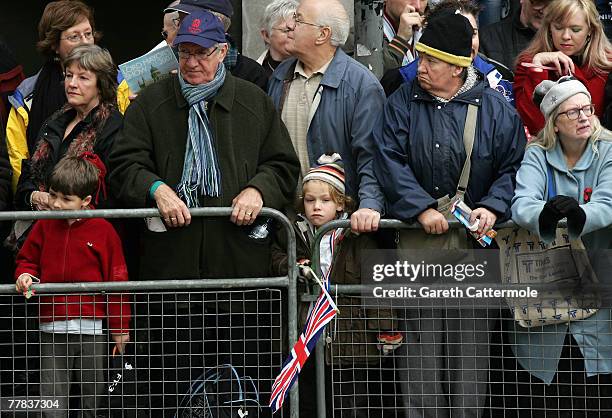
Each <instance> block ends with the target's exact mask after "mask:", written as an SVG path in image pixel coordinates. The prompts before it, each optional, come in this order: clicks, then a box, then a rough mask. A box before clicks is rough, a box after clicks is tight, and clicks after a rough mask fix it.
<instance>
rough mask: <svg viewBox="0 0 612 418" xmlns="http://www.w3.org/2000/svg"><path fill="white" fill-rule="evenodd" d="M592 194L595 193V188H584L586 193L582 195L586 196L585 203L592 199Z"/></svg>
mask: <svg viewBox="0 0 612 418" xmlns="http://www.w3.org/2000/svg"><path fill="white" fill-rule="evenodd" d="M591 194H593V189H591V188H590V187H587V188H585V189H584V193H583V196H582V197H583V198H584V203H589V201H590V200H591Z"/></svg>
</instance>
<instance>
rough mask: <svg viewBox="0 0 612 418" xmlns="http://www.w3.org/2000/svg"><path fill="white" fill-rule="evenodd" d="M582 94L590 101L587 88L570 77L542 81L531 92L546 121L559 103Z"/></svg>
mask: <svg viewBox="0 0 612 418" xmlns="http://www.w3.org/2000/svg"><path fill="white" fill-rule="evenodd" d="M578 93H583V94H586V95H587V96H588V97H589V100H590V99H591V93H589V91H588V90H587V88H586V87H585V86H584V84H582V83H581V82H580V81H578V80H577V79H576V78H574V77H572V76H565V77H561V78H560V79H559V80H557V81H551V80H544V81H542V82H541V83H540V84H538V85H537V86H536V88H535V90H534V91H533V102H534V103H535V104H536V105H538V106H540V111H541V112H542V114H543V115H544V117H545V118H546V119H548V117H549V116H550V115H551V114H552V112H553V111H554V110H555V109H556V108H557V107H559V105H560V104H561V103H563V102H564V101H566V100H567V99H569V98H570V97H572V96H573V95H575V94H578Z"/></svg>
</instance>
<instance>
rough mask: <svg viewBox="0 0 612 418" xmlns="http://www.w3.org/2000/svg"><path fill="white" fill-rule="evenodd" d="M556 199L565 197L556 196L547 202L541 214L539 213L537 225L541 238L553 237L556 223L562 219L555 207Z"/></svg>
mask: <svg viewBox="0 0 612 418" xmlns="http://www.w3.org/2000/svg"><path fill="white" fill-rule="evenodd" d="M558 197H566V196H557V197H555V198H554V199H552V200H549V201H548V202H546V204H545V205H544V208H543V209H542V212H540V217H539V218H538V223H539V224H540V235H541V236H550V235H555V230H556V229H557V223H558V222H559V220H560V219H562V218H563V217H564V215H562V214H561V212H559V209H557V208H556V207H555V199H557V198H558Z"/></svg>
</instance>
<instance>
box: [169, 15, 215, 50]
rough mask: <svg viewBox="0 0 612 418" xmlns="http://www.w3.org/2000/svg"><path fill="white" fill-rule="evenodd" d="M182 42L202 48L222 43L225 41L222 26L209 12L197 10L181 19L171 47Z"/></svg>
mask: <svg viewBox="0 0 612 418" xmlns="http://www.w3.org/2000/svg"><path fill="white" fill-rule="evenodd" d="M184 42H191V43H194V44H196V45H200V46H201V47H203V48H210V47H211V46H214V45H216V44H218V43H224V42H226V40H225V31H224V30H223V24H222V23H221V21H220V20H219V19H218V18H217V16H215V15H214V14H212V13H211V12H208V11H206V10H197V11H195V12H193V13H191V14H189V16H187V17H185V18H184V19H183V21H182V22H181V26H180V27H179V30H178V32H177V34H176V38H174V43H173V45H178V44H181V43H184Z"/></svg>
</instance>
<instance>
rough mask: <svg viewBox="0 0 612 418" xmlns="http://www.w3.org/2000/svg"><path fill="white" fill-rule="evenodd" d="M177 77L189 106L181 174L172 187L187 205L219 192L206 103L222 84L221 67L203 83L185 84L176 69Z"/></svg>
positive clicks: (217, 173)
mask: <svg viewBox="0 0 612 418" xmlns="http://www.w3.org/2000/svg"><path fill="white" fill-rule="evenodd" d="M178 78H179V82H180V84H181V91H182V93H183V97H185V100H187V103H189V106H190V107H189V125H188V126H189V129H188V134H187V147H186V149H185V162H184V163H183V175H182V177H181V182H180V183H179V185H178V186H177V190H176V191H177V193H178V196H179V197H180V198H181V199H182V200H183V201H184V202H185V204H187V207H190V208H195V207H198V206H199V196H200V195H201V196H212V197H218V196H219V195H220V194H221V172H220V171H219V161H218V158H217V152H216V150H215V147H214V140H213V132H212V130H211V127H210V121H209V120H208V115H207V114H206V103H207V101H209V100H210V99H212V98H213V97H215V95H216V94H217V92H218V91H219V89H220V88H221V86H222V85H223V83H224V81H225V67H224V66H223V65H219V66H218V67H217V72H216V74H215V78H214V79H213V80H212V81H210V82H209V83H205V84H198V85H192V84H189V83H187V82H186V81H185V80H184V79H183V77H182V76H181V74H180V73H179V76H178ZM198 192H199V193H198Z"/></svg>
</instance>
